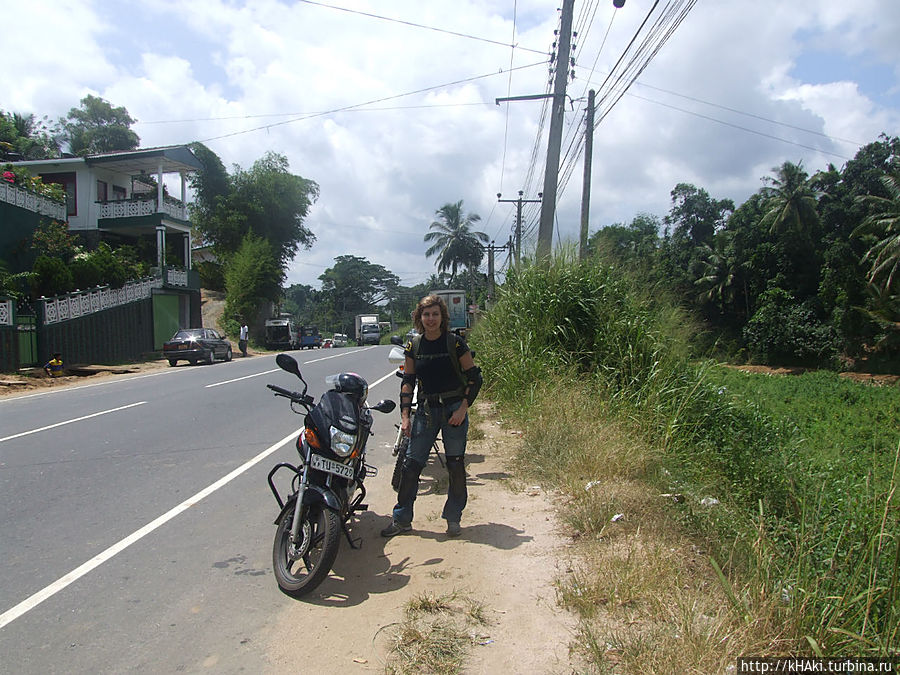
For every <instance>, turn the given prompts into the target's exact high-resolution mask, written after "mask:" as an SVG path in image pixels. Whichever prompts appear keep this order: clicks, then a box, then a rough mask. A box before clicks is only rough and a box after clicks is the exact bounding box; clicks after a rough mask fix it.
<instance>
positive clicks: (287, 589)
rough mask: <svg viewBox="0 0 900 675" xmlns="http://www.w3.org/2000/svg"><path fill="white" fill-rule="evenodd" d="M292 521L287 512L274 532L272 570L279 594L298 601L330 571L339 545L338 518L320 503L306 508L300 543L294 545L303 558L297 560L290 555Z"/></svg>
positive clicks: (339, 528) (339, 526)
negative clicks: (279, 590)
mask: <svg viewBox="0 0 900 675" xmlns="http://www.w3.org/2000/svg"><path fill="white" fill-rule="evenodd" d="M293 521H294V511H293V509H291V508H289V509H286V510H285V512H284V514H283V515H282V516H281V520H279V521H278V529H277V530H276V532H275V545H274V546H273V549H272V570H273V571H274V572H275V580H276V581H277V582H278V587H279V588H280V589H281V591H282V592H283V593H285V594H286V595H289V596H291V597H292V598H299V597H301V596H303V595H306V594H307V593H309V592H310V591H312V590H313V589H314V588H316V586H318V585H319V584H320V583H322V581H324V579H325V577H327V576H328V572H330V571H331V566H332V565H333V564H334V560H335V558H337V554H338V547H339V546H340V543H341V542H340V535H341V519H340V516H338V514H337V513H335V512H334V511H332V510H331V509H329V508H326V507H325V506H322V505H320V504H311V505H310V506H308V507H307V509H306V514H305V515H304V522H303V523H302V524H301V526H300V531H299V533H300V535H301V541H300V543H299V544H298V546H297V549H298V550H299V552H301V553H302V555H300V556H299V557H297V558H296V559H294V556H292V555H291V553H290V542H291V524H292V523H293Z"/></svg>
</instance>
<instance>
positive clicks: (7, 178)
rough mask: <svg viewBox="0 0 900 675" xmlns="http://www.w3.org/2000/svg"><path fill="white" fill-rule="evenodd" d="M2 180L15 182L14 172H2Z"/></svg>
mask: <svg viewBox="0 0 900 675" xmlns="http://www.w3.org/2000/svg"><path fill="white" fill-rule="evenodd" d="M3 180H5V181H6V182H7V183H15V182H16V174H14V173H13V172H12V171H4V172H3Z"/></svg>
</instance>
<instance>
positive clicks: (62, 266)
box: [29, 255, 75, 298]
mask: <svg viewBox="0 0 900 675" xmlns="http://www.w3.org/2000/svg"><path fill="white" fill-rule="evenodd" d="M29 285H30V287H31V295H32V297H35V298H39V297H41V296H45V297H52V296H54V295H62V294H63V293H68V292H69V291H71V290H73V289H74V288H75V286H74V280H73V279H72V272H71V271H70V270H69V268H68V267H67V266H66V263H64V262H63V261H62V260H60V259H59V258H50V257H47V256H45V255H41V256H38V257H37V259H36V260H35V261H34V266H33V267H32V270H31V277H30V279H29Z"/></svg>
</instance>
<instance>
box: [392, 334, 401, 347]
mask: <svg viewBox="0 0 900 675" xmlns="http://www.w3.org/2000/svg"><path fill="white" fill-rule="evenodd" d="M391 344H392V345H399V346H401V347H402V346H403V338H402V337H400V336H399V335H391Z"/></svg>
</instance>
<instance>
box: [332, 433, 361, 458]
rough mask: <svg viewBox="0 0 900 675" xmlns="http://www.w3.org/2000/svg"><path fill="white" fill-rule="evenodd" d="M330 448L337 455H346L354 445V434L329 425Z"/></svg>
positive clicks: (351, 450)
mask: <svg viewBox="0 0 900 675" xmlns="http://www.w3.org/2000/svg"><path fill="white" fill-rule="evenodd" d="M329 431H330V432H331V450H332V452H334V454H336V455H337V456H338V457H347V456H348V455H349V454H350V453H351V452H353V446H354V445H356V434H348V433H347V432H346V431H341V430H340V429H338V428H337V427H331V429H330V430H329Z"/></svg>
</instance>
